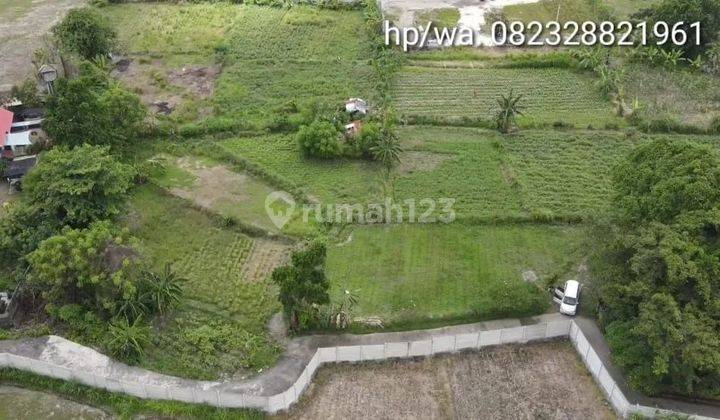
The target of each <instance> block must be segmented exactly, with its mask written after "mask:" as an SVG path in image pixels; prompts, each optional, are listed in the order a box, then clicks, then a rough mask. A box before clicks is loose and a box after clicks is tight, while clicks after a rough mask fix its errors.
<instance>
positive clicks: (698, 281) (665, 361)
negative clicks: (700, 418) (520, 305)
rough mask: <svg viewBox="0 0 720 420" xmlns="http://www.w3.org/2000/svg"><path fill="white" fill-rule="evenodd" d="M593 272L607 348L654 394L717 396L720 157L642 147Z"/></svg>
mask: <svg viewBox="0 0 720 420" xmlns="http://www.w3.org/2000/svg"><path fill="white" fill-rule="evenodd" d="M613 186H614V190H615V197H614V200H613V204H614V206H613V209H614V210H613V211H611V213H610V214H609V218H608V221H607V222H605V223H602V224H600V225H599V226H598V229H597V232H596V233H597V234H596V235H595V237H596V238H597V243H598V244H599V245H598V246H597V248H596V249H595V251H594V253H593V257H592V261H591V262H592V264H591V267H592V269H593V272H594V273H595V276H596V277H597V278H598V279H599V280H600V282H601V298H602V301H603V302H604V304H605V305H606V308H605V310H604V311H603V319H604V321H605V323H606V325H607V333H608V341H609V343H610V345H611V347H612V349H613V354H614V355H615V357H616V361H617V362H618V364H619V365H620V366H622V367H623V368H625V369H626V370H627V372H628V375H629V380H630V383H631V384H632V385H633V386H635V387H637V388H640V389H642V390H643V391H645V392H648V393H659V392H664V391H671V392H677V393H682V394H687V395H700V396H713V395H717V393H718V392H719V391H720V386H718V384H719V383H720V359H718V357H717V355H718V354H720V336H718V334H717V332H718V329H719V328H720V310H718V308H720V298H719V297H718V290H720V283H718V278H720V276H719V274H720V251H719V250H720V246H719V245H720V154H718V152H717V150H715V149H712V148H710V147H708V146H704V145H699V144H696V143H691V142H687V141H678V140H674V141H673V140H657V141H653V142H651V143H647V144H644V145H642V146H640V147H638V148H636V149H635V150H634V151H633V152H632V153H630V155H629V156H628V157H627V158H626V159H625V160H624V161H622V163H621V164H620V165H618V167H617V168H616V170H615V174H614V177H613Z"/></svg>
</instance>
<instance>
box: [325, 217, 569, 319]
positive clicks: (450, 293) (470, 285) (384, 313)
mask: <svg viewBox="0 0 720 420" xmlns="http://www.w3.org/2000/svg"><path fill="white" fill-rule="evenodd" d="M351 235H352V240H351V241H350V242H349V243H346V244H344V245H342V246H334V247H331V248H330V249H329V250H328V262H327V274H328V277H329V279H330V280H331V282H332V286H333V295H334V296H335V297H337V296H339V295H340V294H341V293H343V291H344V290H351V291H352V292H353V293H355V294H356V295H357V296H358V298H359V303H358V306H357V310H356V312H357V316H360V317H370V316H378V317H380V318H381V319H383V321H384V323H385V324H390V325H392V324H394V323H398V324H404V323H408V324H413V323H415V324H417V323H422V322H429V323H432V321H433V320H438V319H444V320H453V319H456V320H468V319H478V320H479V319H492V318H502V317H514V316H528V315H535V314H538V313H542V312H544V311H545V310H546V309H548V308H549V299H548V297H547V295H546V293H545V292H544V291H543V290H542V284H541V283H542V282H543V281H546V280H550V279H554V278H555V277H557V276H563V275H565V274H567V273H568V272H571V271H572V269H573V267H574V266H575V265H577V264H579V261H580V260H579V257H578V255H581V254H578V252H577V251H578V249H577V248H578V247H579V243H580V242H579V241H580V237H581V236H580V234H579V230H578V229H575V228H570V227H563V226H531V225H522V226H475V227H471V226H463V225H457V224H455V225H453V224H450V225H444V226H443V225H432V226H431V225H426V226H422V225H402V226H394V227H366V228H355V229H353V230H352V233H351ZM526 270H534V271H535V272H536V273H537V275H538V277H539V279H540V281H538V284H528V283H525V282H524V281H523V279H522V272H523V271H526ZM416 326H417V325H416Z"/></svg>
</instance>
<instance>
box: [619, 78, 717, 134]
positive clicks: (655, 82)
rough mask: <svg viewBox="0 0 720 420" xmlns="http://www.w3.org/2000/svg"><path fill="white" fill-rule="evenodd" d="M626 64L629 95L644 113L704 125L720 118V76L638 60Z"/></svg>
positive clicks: (626, 84) (649, 116)
mask: <svg viewBox="0 0 720 420" xmlns="http://www.w3.org/2000/svg"><path fill="white" fill-rule="evenodd" d="M627 68H628V72H627V74H626V77H625V89H626V92H627V94H628V97H630V98H632V99H637V100H638V101H639V103H640V111H639V112H640V115H641V116H642V117H644V118H646V119H648V120H654V119H658V118H671V119H674V120H677V121H680V122H682V123H685V124H690V125H695V126H698V127H701V128H708V126H709V125H710V123H711V122H712V121H713V120H714V119H717V118H720V83H718V79H717V77H713V76H711V75H708V74H703V73H700V72H690V71H682V70H679V71H670V70H666V69H663V68H661V67H657V66H656V67H648V66H644V65H638V64H631V65H629V66H627Z"/></svg>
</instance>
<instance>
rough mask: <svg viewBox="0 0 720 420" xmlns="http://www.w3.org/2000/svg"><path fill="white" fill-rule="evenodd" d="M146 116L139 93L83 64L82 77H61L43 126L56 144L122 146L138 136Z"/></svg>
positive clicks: (50, 101)
mask: <svg viewBox="0 0 720 420" xmlns="http://www.w3.org/2000/svg"><path fill="white" fill-rule="evenodd" d="M145 115H146V111H145V108H144V107H143V105H142V103H141V102H140V99H139V98H138V97H137V95H135V94H133V93H131V92H129V91H127V90H126V89H125V88H123V87H121V86H120V85H119V84H117V83H116V82H114V81H112V80H109V79H108V77H107V75H106V74H104V73H102V71H101V70H100V69H98V68H96V67H95V66H94V65H93V64H91V63H84V64H83V65H82V66H81V75H80V76H79V77H76V78H74V79H60V80H58V83H57V86H56V91H55V95H53V96H51V97H50V99H49V100H48V103H47V113H46V118H45V121H44V122H43V128H44V129H45V131H46V132H47V134H48V136H50V138H51V139H52V140H53V143H54V144H56V145H60V146H68V147H76V146H79V145H81V144H85V143H88V144H99V145H110V146H113V147H115V148H119V147H122V146H123V145H125V144H127V143H128V142H129V141H131V140H132V139H133V138H134V137H136V136H137V134H138V131H139V129H140V127H141V124H142V122H143V121H144V119H145Z"/></svg>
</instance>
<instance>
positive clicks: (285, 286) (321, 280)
mask: <svg viewBox="0 0 720 420" xmlns="http://www.w3.org/2000/svg"><path fill="white" fill-rule="evenodd" d="M326 253H327V249H326V247H325V245H324V244H322V243H320V242H313V243H311V244H310V245H309V246H308V247H307V248H306V249H304V250H301V251H298V252H295V253H294V254H293V256H292V264H291V265H287V266H284V267H280V268H278V269H276V270H275V271H274V272H273V274H272V280H273V281H274V282H275V283H276V284H277V285H278V286H280V296H279V298H280V303H282V305H283V309H284V310H285V314H286V315H287V316H288V317H289V318H290V326H291V327H292V328H293V329H296V330H297V329H298V328H299V327H301V324H302V320H301V319H300V316H301V313H302V311H304V310H306V309H307V308H308V306H311V305H323V304H326V303H329V302H330V295H329V294H328V289H329V288H330V284H329V283H328V280H327V278H326V277H325V270H324V265H325V257H326Z"/></svg>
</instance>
